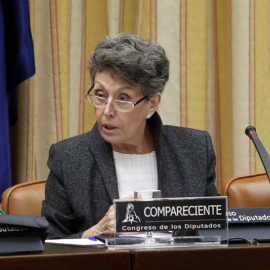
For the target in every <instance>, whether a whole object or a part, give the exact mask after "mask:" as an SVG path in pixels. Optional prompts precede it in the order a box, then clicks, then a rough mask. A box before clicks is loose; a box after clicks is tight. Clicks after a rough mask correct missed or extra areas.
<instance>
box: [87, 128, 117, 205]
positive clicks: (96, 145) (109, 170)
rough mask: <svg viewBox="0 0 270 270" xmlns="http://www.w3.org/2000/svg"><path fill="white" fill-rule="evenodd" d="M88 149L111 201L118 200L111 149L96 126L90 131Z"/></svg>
mask: <svg viewBox="0 0 270 270" xmlns="http://www.w3.org/2000/svg"><path fill="white" fill-rule="evenodd" d="M88 148H89V151H90V152H92V153H93V156H94V158H95V160H96V163H97V166H98V170H99V172H100V174H101V176H102V179H103V181H104V185H105V187H106V189H107V191H108V194H109V197H110V198H111V200H112V201H113V200H114V199H118V198H119V192H118V186H117V178H116V171H115V166H114V160H113V152H112V147H111V145H110V144H109V143H108V142H106V141H105V140H104V139H103V138H102V137H101V135H100V133H99V130H98V127H97V124H95V126H94V127H93V129H92V132H91V137H90V140H89V145H88Z"/></svg>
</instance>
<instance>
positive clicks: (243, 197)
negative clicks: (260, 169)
mask: <svg viewBox="0 0 270 270" xmlns="http://www.w3.org/2000/svg"><path fill="white" fill-rule="evenodd" d="M221 194H222V195H223V196H227V197H228V207H229V208H245V207H270V183H269V181H268V178H267V175H266V173H256V174H249V175H244V176H238V177H234V178H231V179H229V180H228V181H227V182H226V183H224V184H223V185H222V190H221Z"/></svg>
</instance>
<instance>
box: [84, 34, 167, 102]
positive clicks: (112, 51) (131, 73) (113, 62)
mask: <svg viewBox="0 0 270 270" xmlns="http://www.w3.org/2000/svg"><path fill="white" fill-rule="evenodd" d="M88 68H89V71H90V76H91V80H92V85H93V84H94V79H95V74H96V73H97V72H102V71H109V72H110V73H111V75H112V77H114V78H117V79H119V80H121V81H124V82H127V83H129V84H131V85H141V86H142V90H143V92H144V94H145V95H147V96H148V97H154V96H155V95H156V94H157V93H158V92H160V93H162V91H163V90H164V86H165V84H166V82H167V81H168V79H169V60H168V58H167V56H166V54H165V51H164V49H163V48H162V47H161V46H160V45H159V44H157V43H155V42H153V41H150V40H144V39H142V38H140V37H137V36H135V35H131V34H120V35H118V36H116V37H113V38H112V37H106V39H105V40H104V41H102V42H100V43H99V44H98V46H97V48H96V50H95V51H94V53H93V54H92V56H91V58H90V61H89V65H88Z"/></svg>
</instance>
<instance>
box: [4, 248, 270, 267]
mask: <svg viewBox="0 0 270 270" xmlns="http://www.w3.org/2000/svg"><path fill="white" fill-rule="evenodd" d="M44 248H45V250H44V252H42V253H37V254H24V255H1V256H0V270H2V269H5V270H11V269H21V270H26V269H27V270H30V269H38V270H47V269H57V270H61V269H65V270H69V269H76V270H77V269H79V270H80V269H95V270H103V269H110V270H112V269H119V270H122V269H123V270H124V269H125V270H131V269H132V270H133V269H134V270H144V269H147V270H148V269H155V270H159V269H160V270H161V269H162V270H176V269H182V270H183V269H189V270H192V269H200V270H204V269H207V270H225V269H226V270H228V269H237V270H242V269H243V270H244V269H245V270H246V269H256V270H265V269H267V270H268V269H270V245H260V246H247V245H241V246H236V245H234V246H229V247H222V248H216V247H215V248H212V247H206V248H175V249H167V250H165V249H151V250H150V249H149V250H117V251H111V250H107V249H93V248H84V247H83V248H81V247H68V246H58V245H48V244H46V245H45V246H44Z"/></svg>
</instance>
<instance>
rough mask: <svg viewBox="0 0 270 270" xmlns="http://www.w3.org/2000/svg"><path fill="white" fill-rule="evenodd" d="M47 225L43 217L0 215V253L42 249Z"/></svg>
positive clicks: (39, 250) (38, 250)
mask: <svg viewBox="0 0 270 270" xmlns="http://www.w3.org/2000/svg"><path fill="white" fill-rule="evenodd" d="M48 227H49V223H48V221H47V220H46V219H45V218H43V217H36V216H21V215H0V254H13V253H25V252H41V251H43V250H44V248H43V243H44V241H45V239H46V237H47V235H48Z"/></svg>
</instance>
